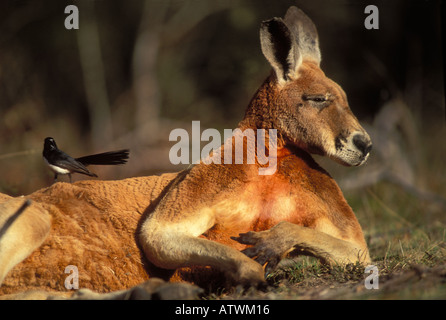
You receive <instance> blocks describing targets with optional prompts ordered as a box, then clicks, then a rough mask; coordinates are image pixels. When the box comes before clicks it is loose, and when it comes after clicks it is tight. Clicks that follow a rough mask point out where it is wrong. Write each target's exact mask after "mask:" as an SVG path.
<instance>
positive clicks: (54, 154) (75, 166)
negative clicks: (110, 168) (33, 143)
mask: <svg viewBox="0 0 446 320" xmlns="http://www.w3.org/2000/svg"><path fill="white" fill-rule="evenodd" d="M128 158H129V150H128V149H124V150H118V151H109V152H104V153H98V154H93V155H91V156H85V157H81V158H72V157H70V156H69V155H68V154H66V153H65V152H63V151H62V150H59V149H58V148H57V145H56V141H54V139H53V138H51V137H48V138H45V143H44V144H43V159H44V160H45V162H46V164H47V165H48V166H49V167H50V169H51V170H52V171H53V172H54V173H55V175H54V181H57V176H58V175H59V174H68V176H69V177H70V182H71V174H72V173H81V174H85V175H87V176H90V177H97V175H96V174H94V173H93V172H91V171H89V170H88V169H87V168H86V166H88V165H90V164H92V165H117V164H124V163H126V162H127V159H128Z"/></svg>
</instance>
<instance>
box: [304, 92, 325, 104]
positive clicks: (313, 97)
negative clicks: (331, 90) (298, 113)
mask: <svg viewBox="0 0 446 320" xmlns="http://www.w3.org/2000/svg"><path fill="white" fill-rule="evenodd" d="M302 99H303V100H304V101H311V102H318V103H321V102H326V101H328V99H327V96H325V95H322V94H304V95H303V96H302Z"/></svg>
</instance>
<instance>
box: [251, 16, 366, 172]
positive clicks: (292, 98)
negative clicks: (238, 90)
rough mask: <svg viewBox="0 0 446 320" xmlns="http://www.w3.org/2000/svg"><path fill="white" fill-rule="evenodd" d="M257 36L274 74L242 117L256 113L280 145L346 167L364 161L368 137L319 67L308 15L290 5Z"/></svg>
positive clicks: (339, 91) (267, 22) (317, 50)
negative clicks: (276, 136) (295, 147)
mask: <svg viewBox="0 0 446 320" xmlns="http://www.w3.org/2000/svg"><path fill="white" fill-rule="evenodd" d="M260 40H261V46H262V52H263V54H264V55H265V57H266V59H267V60H268V61H269V63H270V64H271V66H272V67H273V71H274V72H273V74H272V75H271V77H270V78H269V79H267V81H266V82H265V83H264V85H263V86H262V87H261V88H260V89H259V92H258V93H257V97H254V99H253V101H252V103H251V106H250V107H249V108H248V111H247V114H246V116H245V117H256V118H257V120H256V122H257V126H259V125H260V126H268V127H271V126H272V127H273V128H276V129H277V130H278V134H279V135H280V137H281V139H282V140H283V143H284V144H292V145H295V146H298V147H300V148H302V149H304V150H306V151H308V152H310V153H316V154H321V155H327V156H328V157H330V158H331V159H333V160H335V161H337V162H339V163H341V164H344V165H348V166H358V165H361V164H363V163H364V162H365V161H366V160H367V158H368V156H369V152H370V150H371V146H372V143H371V140H370V137H369V135H368V134H367V133H366V131H365V130H364V129H363V128H362V127H361V125H360V124H359V122H358V120H357V119H356V117H355V116H354V115H353V113H352V112H351V110H350V107H349V105H348V102H347V97H346V94H345V92H344V91H343V90H342V88H341V87H340V86H339V85H338V84H337V83H335V82H334V81H332V80H330V79H329V78H327V77H326V76H325V74H324V72H323V71H322V70H321V69H320V67H319V65H320V61H321V54H320V50H319V40H318V35H317V30H316V27H315V25H314V24H313V22H312V21H311V20H310V18H308V17H307V16H306V15H305V14H304V13H303V12H302V11H301V10H300V9H298V8H296V7H291V8H289V9H288V11H287V13H286V16H285V18H284V19H281V18H273V19H271V20H268V21H264V22H263V23H262V25H261V29H260ZM259 96H261V98H259ZM265 104H266V105H265ZM260 118H261V124H260V123H259V121H258V119H260Z"/></svg>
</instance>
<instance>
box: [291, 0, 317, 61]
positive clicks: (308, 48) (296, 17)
mask: <svg viewBox="0 0 446 320" xmlns="http://www.w3.org/2000/svg"><path fill="white" fill-rule="evenodd" d="M284 21H285V24H286V25H287V27H288V29H289V30H290V31H291V34H292V37H293V39H294V41H295V42H296V44H297V46H298V48H299V51H300V54H301V56H302V60H311V61H313V62H315V63H317V65H320V63H321V52H320V49H319V37H318V34H317V29H316V26H315V25H314V23H313V21H311V19H310V18H309V17H308V16H307V15H306V14H305V13H304V12H303V11H302V10H300V9H298V8H296V7H294V6H293V7H290V8H289V9H288V11H287V12H286V14H285V19H284Z"/></svg>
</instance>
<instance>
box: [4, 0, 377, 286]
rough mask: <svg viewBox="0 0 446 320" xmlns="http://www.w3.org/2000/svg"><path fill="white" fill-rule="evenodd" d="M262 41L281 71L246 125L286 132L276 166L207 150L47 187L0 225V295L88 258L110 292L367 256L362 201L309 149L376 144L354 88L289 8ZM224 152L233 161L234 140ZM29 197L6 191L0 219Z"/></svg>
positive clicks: (352, 150)
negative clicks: (187, 161) (178, 165)
mask: <svg viewBox="0 0 446 320" xmlns="http://www.w3.org/2000/svg"><path fill="white" fill-rule="evenodd" d="M260 42H261V49H262V52H263V54H264V56H265V58H266V59H267V61H268V62H269V63H270V65H271V67H272V72H271V74H270V75H269V76H268V77H267V79H266V80H265V81H264V83H263V84H262V85H261V86H260V88H259V89H258V90H257V92H256V93H255V95H254V97H253V98H252V100H251V102H250V103H249V105H248V108H247V110H246V112H245V116H244V118H243V119H242V121H241V122H240V123H239V124H238V128H239V129H240V130H241V131H244V130H247V129H250V130H253V131H254V132H257V131H258V130H266V131H267V132H270V131H268V130H269V129H276V130H277V131H276V132H277V139H276V143H275V145H274V146H273V148H274V149H275V150H267V153H272V152H273V151H274V154H275V155H276V160H275V161H276V170H275V171H274V173H272V174H263V175H260V174H259V168H260V167H261V166H262V164H260V163H259V162H258V161H257V162H255V163H250V164H247V163H242V164H226V163H224V161H221V162H220V163H215V162H214V163H204V162H203V161H202V162H200V163H199V164H196V165H194V166H193V167H191V168H189V169H187V170H184V171H181V172H179V173H176V174H164V175H161V176H153V177H139V178H130V179H124V180H120V181H81V182H77V183H73V184H67V183H56V184H54V185H53V186H51V187H49V188H46V189H42V190H39V191H36V192H35V193H33V194H31V195H29V196H28V197H26V199H30V200H32V204H31V206H30V207H29V208H28V209H26V210H25V211H24V212H23V213H22V214H21V215H20V216H19V217H18V218H17V219H16V221H15V222H14V223H13V224H12V225H10V226H9V228H8V230H6V231H5V232H3V234H1V235H0V236H1V238H0V283H1V282H2V281H3V285H2V287H0V293H13V292H18V291H23V290H31V289H44V290H59V291H64V290H65V289H64V288H63V279H64V277H66V276H67V275H66V274H63V268H65V267H66V266H67V265H69V264H73V265H77V266H79V269H82V271H80V275H79V276H80V282H81V284H82V285H83V286H84V287H87V288H90V289H92V290H95V291H98V292H109V291H113V290H121V289H125V288H126V287H127V288H128V287H129V286H131V285H137V284H138V283H141V282H143V281H144V280H146V279H147V278H149V277H153V274H154V273H155V272H153V273H152V270H166V269H167V270H193V268H195V267H197V266H201V267H210V268H211V269H212V270H218V272H220V273H223V274H225V275H226V277H227V278H229V279H232V281H235V282H236V283H240V284H245V285H261V284H262V283H264V281H265V272H266V273H269V272H271V271H272V270H273V269H274V268H275V267H276V266H277V264H278V263H279V262H280V260H281V259H283V258H284V257H287V256H290V255H310V256H314V257H316V258H318V259H320V260H321V261H322V262H323V263H328V264H333V263H338V264H345V263H355V262H359V263H363V264H366V263H369V262H370V256H369V252H368V248H367V244H366V242H365V240H364V236H363V232H362V229H361V226H360V225H359V223H358V221H357V219H356V216H355V214H354V212H353V211H352V209H351V208H350V206H349V205H348V203H347V201H346V200H345V198H344V196H343V194H342V192H341V190H340V188H339V187H338V185H337V184H336V182H335V181H334V180H333V178H332V177H331V176H330V175H329V174H328V173H327V172H326V171H325V170H324V169H323V168H321V167H320V166H319V165H318V164H317V163H316V162H315V161H314V160H313V158H312V157H311V155H310V154H319V155H325V156H328V157H329V158H331V159H333V160H334V161H336V162H338V163H340V164H342V165H346V166H360V165H362V164H363V163H364V162H365V161H366V160H367V158H368V156H369V153H370V151H371V147H372V143H371V140H370V137H369V136H368V134H367V133H366V132H365V130H364V129H363V128H362V127H361V125H360V124H359V122H358V120H357V118H356V117H355V116H354V115H353V113H352V112H351V110H350V108H349V105H348V102H347V97H346V94H345V92H344V91H343V90H342V88H341V87H340V86H339V85H338V84H337V83H335V82H334V81H332V80H330V79H329V78H327V77H326V76H325V74H324V73H323V71H322V70H321V69H320V62H321V54H320V49H319V39H318V34H317V30H316V27H315V25H314V24H313V22H312V21H311V20H310V18H308V17H307V16H306V15H305V14H304V13H303V12H302V11H301V10H300V9H298V8H296V7H290V8H289V9H288V11H287V13H286V15H285V17H284V18H283V19H282V18H273V19H270V20H267V21H264V22H263V23H262V24H261V28H260ZM268 139H269V136H268V135H265V141H266V140H268ZM233 143H237V142H235V139H234V138H233ZM239 143H240V142H239ZM242 143H243V144H244V150H246V152H247V153H250V152H251V153H255V155H256V157H258V156H259V154H258V150H257V149H256V148H254V150H252V148H251V150H248V145H247V144H246V143H245V142H242ZM265 145H266V146H268V144H267V143H265ZM269 148H271V146H269ZM218 152H219V153H218ZM218 152H216V153H217V155H218V156H219V157H222V159H223V158H224V152H225V150H224V148H223V146H222V148H221V150H219V151H218ZM1 201H3V202H1ZM22 202H23V199H22V198H10V197H8V196H6V195H1V194H0V209H1V210H0V227H1V226H2V225H3V224H4V221H6V220H8V219H9V217H11V216H13V215H14V213H15V212H16V211H17V210H18V209H19V208H20V205H21V203H22ZM0 230H2V229H0ZM19 234H25V235H26V237H20V236H18V235H19ZM11 248H17V249H14V250H12V249H11ZM149 264H150V265H151V266H153V269H151V268H149V267H148V265H149ZM107 268H108V269H110V270H111V271H110V270H108V269H107ZM191 268H192V269H191ZM200 270H202V269H198V271H197V272H200ZM56 274H58V275H57V276H56ZM177 274H178V273H177ZM169 276H170V275H169ZM57 277H58V278H57ZM65 291H66V290H65Z"/></svg>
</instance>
